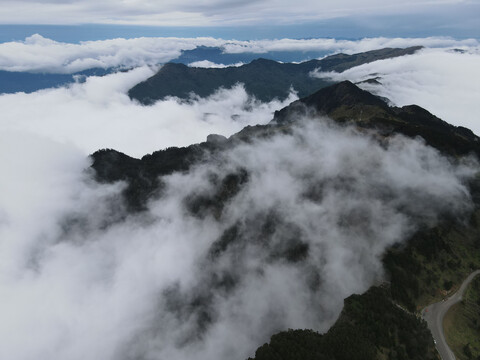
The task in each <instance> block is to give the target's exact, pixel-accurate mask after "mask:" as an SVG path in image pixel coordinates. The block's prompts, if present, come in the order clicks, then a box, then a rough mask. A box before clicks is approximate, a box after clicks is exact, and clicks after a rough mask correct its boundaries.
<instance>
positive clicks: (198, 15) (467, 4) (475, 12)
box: [0, 0, 480, 41]
mask: <svg viewBox="0 0 480 360" xmlns="http://www.w3.org/2000/svg"><path fill="white" fill-rule="evenodd" d="M0 6H2V12H1V14H0V24H2V25H4V26H5V25H8V26H9V27H8V28H2V31H1V32H2V34H1V35H0V40H1V41H8V40H19V37H21V38H24V37H25V36H26V35H31V33H30V34H26V33H25V32H28V31H30V32H31V31H32V29H35V32H41V31H43V32H44V33H43V35H45V36H47V37H50V38H55V37H52V36H57V37H58V40H63V41H65V40H68V41H79V40H99V39H105V38H112V37H131V36H136V37H138V36H157V37H158V36H181V37H193V36H214V37H223V38H227V39H242V40H244V39H263V38H279V37H293V38H306V37H336V38H339V37H345V38H360V37H365V36H368V37H373V36H390V37H391V36H404V37H405V36H408V37H412V36H422V37H423V36H454V37H457V38H467V37H474V38H478V37H479V36H480V33H479V31H480V29H479V26H478V23H480V2H479V1H478V0H439V1H425V0H422V1H401V2H399V1H392V0H388V1H380V0H365V1H352V0H341V1H332V0H326V1H311V0H301V1H296V2H292V1H286V0H263V1H237V0H229V1H219V0H206V1H200V2H192V1H186V0H182V1H152V0H122V1H113V0H108V1H102V2H101V3H98V2H97V1H93V0H80V1H79V0H70V1H56V0H48V1H38V0H15V1H11V0H7V1H5V0H2V1H0ZM13 25H16V27H12V26H13ZM33 25H35V26H34V27H33V28H32V26H33ZM52 25H57V26H63V27H62V28H61V29H62V30H63V31H58V29H59V28H52V27H51V26H52ZM126 26H127V27H126ZM55 29H57V31H55ZM7 31H8V33H9V34H6V32H7Z"/></svg>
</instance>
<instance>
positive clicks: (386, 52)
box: [128, 46, 422, 105]
mask: <svg viewBox="0 0 480 360" xmlns="http://www.w3.org/2000/svg"><path fill="white" fill-rule="evenodd" d="M420 49H422V47H421V46H413V47H409V48H405V49H401V48H384V49H380V50H372V51H368V52H364V53H359V54H353V55H346V54H336V55H331V56H328V57H326V58H324V59H321V60H309V61H306V62H303V63H299V64H295V63H279V62H276V61H273V60H267V59H261V58H260V59H256V60H253V61H252V62H250V63H249V64H245V65H242V66H239V67H227V68H220V69H215V68H195V67H188V66H186V65H184V64H179V63H167V64H165V65H164V66H163V67H162V68H160V70H159V71H158V72H157V73H156V74H155V75H153V76H152V77H150V78H149V79H147V80H145V81H143V82H141V83H139V84H137V85H135V86H134V87H133V88H131V89H130V90H129V91H128V95H129V97H130V98H131V99H132V100H137V101H138V102H140V103H141V104H144V105H151V104H153V103H154V102H155V101H157V100H160V99H163V98H165V97H168V96H176V97H179V98H181V99H189V98H190V95H191V94H192V93H195V94H196V95H198V96H200V97H206V96H209V95H211V94H213V93H214V92H215V91H216V90H217V89H219V88H230V87H232V86H234V85H235V84H238V83H242V84H244V86H245V90H246V91H247V93H248V94H249V95H252V96H254V97H255V98H256V99H258V100H261V101H264V102H267V101H271V100H273V99H275V98H277V99H280V100H282V99H285V98H287V97H288V95H289V93H290V91H291V89H292V88H293V89H294V90H295V91H297V92H298V95H299V97H304V96H307V95H309V94H311V93H313V92H314V91H317V90H318V89H320V88H322V87H325V86H328V85H330V84H332V82H331V81H328V80H324V79H319V78H314V77H311V76H310V72H312V71H314V70H316V69H319V68H320V69H321V70H322V71H337V72H342V71H345V70H346V69H348V68H351V67H354V66H358V65H361V64H365V63H368V62H372V61H376V60H382V59H388V58H392V57H398V56H404V55H410V54H414V53H415V52H417V51H419V50H420Z"/></svg>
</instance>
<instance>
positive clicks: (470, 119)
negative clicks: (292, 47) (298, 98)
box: [317, 47, 480, 134]
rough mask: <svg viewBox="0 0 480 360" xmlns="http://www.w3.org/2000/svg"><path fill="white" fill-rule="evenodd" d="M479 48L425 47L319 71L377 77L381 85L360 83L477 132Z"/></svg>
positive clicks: (479, 126)
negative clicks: (344, 68)
mask: <svg viewBox="0 0 480 360" xmlns="http://www.w3.org/2000/svg"><path fill="white" fill-rule="evenodd" d="M478 64H480V48H479V47H469V48H466V49H465V52H458V51H454V50H451V49H425V50H422V51H421V52H419V53H417V54H414V55H410V56H404V57H399V58H394V59H387V60H381V61H376V62H373V63H370V64H365V65H362V66H358V67H355V68H352V69H350V70H347V71H345V72H343V73H340V74H338V73H321V72H319V73H318V74H317V76H320V77H328V78H331V79H333V80H338V81H340V80H351V81H353V82H359V81H364V80H367V79H369V78H376V77H379V79H378V81H380V83H381V85H378V84H369V83H364V84H361V87H363V88H364V89H366V90H368V91H371V92H373V93H375V94H378V95H380V96H383V97H386V98H388V99H389V100H390V101H391V102H392V103H393V104H395V105H397V106H404V105H410V104H416V105H419V106H421V107H424V108H425V109H427V110H429V111H430V112H431V113H433V114H434V115H436V116H438V117H440V118H441V119H443V120H445V121H447V122H449V123H451V124H454V125H457V126H458V125H461V126H464V127H467V128H469V129H471V130H472V131H474V132H475V133H476V134H480V117H479V115H478V114H480V102H479V101H478V99H480V82H479V81H476V79H480V67H479V66H478Z"/></svg>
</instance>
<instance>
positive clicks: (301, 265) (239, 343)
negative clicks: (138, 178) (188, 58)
mask: <svg viewBox="0 0 480 360" xmlns="http://www.w3.org/2000/svg"><path fill="white" fill-rule="evenodd" d="M177 41H179V40H178V39H168V40H167V39H160V40H158V39H135V40H124V39H115V40H109V41H100V42H87V43H81V44H78V45H72V44H62V43H56V42H52V41H51V40H48V39H44V38H41V37H39V36H33V37H31V38H29V39H27V40H26V41H25V42H21V43H5V44H0V54H1V55H2V56H0V59H1V60H0V63H1V65H0V66H1V68H2V69H7V70H8V69H10V70H21V71H27V70H29V71H59V69H64V70H63V71H64V72H74V71H78V70H80V69H83V68H84V66H87V67H91V66H92V64H95V66H102V67H111V66H127V67H134V69H132V70H129V71H126V72H118V73H113V74H110V75H107V76H103V77H94V76H92V77H89V78H87V80H86V82H84V83H75V84H71V85H69V86H66V87H61V88H57V89H45V90H41V91H38V92H35V93H31V94H24V93H17V94H8V95H0V109H1V110H2V117H1V119H0V163H1V164H2V176H1V177H0V298H1V299H2V301H1V304H0V318H1V319H2V321H1V322H0V358H2V359H18V360H30V359H39V358H45V359H52V360H55V359H59V360H60V359H61V360H70V359H72V360H73V359H85V358H91V359H106V360H108V359H166V358H174V359H191V358H196V359H224V358H238V359H243V358H246V357H247V356H250V355H253V352H254V350H255V349H256V348H257V347H258V346H259V345H261V344H263V343H264V342H265V341H267V340H268V338H269V336H271V335H272V334H273V333H274V332H276V331H279V330H284V329H287V328H314V329H316V330H319V331H325V330H327V329H328V327H329V326H331V324H332V323H333V322H334V321H335V319H336V317H337V316H338V314H339V311H340V310H341V307H342V300H343V299H344V298H345V297H346V296H348V295H350V294H352V293H358V292H362V291H365V290H366V289H367V288H368V287H369V286H371V285H372V284H373V283H375V282H377V281H381V280H382V279H383V271H382V267H381V255H382V253H383V252H384V250H385V249H386V248H387V247H388V246H390V245H391V244H393V243H395V242H399V241H404V240H405V239H406V238H408V236H409V235H411V234H412V232H414V231H415V229H417V228H418V227H419V226H431V225H434V224H435V222H436V221H437V218H438V216H441V215H443V214H457V215H462V214H465V213H466V212H468V211H469V209H470V206H471V202H470V198H469V194H468V191H467V189H466V187H465V181H467V180H468V179H469V178H470V177H471V176H473V174H474V173H475V172H476V169H477V165H476V164H475V163H474V162H452V161H451V160H448V159H446V158H444V157H442V156H441V155H440V154H439V153H438V152H437V151H435V150H433V149H431V148H429V147H427V146H425V144H424V143H423V142H422V141H421V140H420V139H413V140H412V139H405V138H403V137H396V138H393V139H392V140H391V141H389V142H388V143H387V144H382V145H380V144H378V143H377V142H376V141H375V140H374V138H371V137H369V136H368V135H365V134H358V133H357V132H356V131H355V130H353V129H348V130H345V129H339V128H337V127H335V126H334V125H332V124H330V123H329V121H328V120H327V119H313V120H308V119H307V120H305V121H303V122H302V125H299V126H298V127H296V128H295V129H294V130H293V131H292V133H290V134H287V135H285V134H283V135H280V134H279V135H276V136H273V137H271V138H269V139H263V140H256V141H254V142H253V143H252V144H239V145H238V146H236V147H234V148H232V149H230V150H228V151H226V152H225V153H223V154H222V155H221V156H219V157H216V158H215V159H212V161H211V162H210V163H209V164H203V165H198V166H196V167H194V168H192V169H191V170H189V171H188V172H187V173H182V174H174V175H172V176H169V177H165V178H164V179H163V180H164V183H165V189H164V192H163V196H162V197H161V198H160V199H156V200H152V201H151V202H150V203H149V204H148V210H147V211H146V212H145V213H142V214H140V215H139V214H127V213H126V210H125V207H124V205H123V204H122V201H121V196H120V195H119V194H120V193H121V190H122V188H123V187H124V186H125V184H122V183H117V184H110V185H105V184H99V183H97V182H95V181H94V180H93V174H92V172H91V170H89V166H90V159H89V158H88V154H90V153H92V152H94V151H95V150H98V149H100V148H115V149H117V150H119V151H122V152H125V153H127V154H129V155H131V156H136V157H140V156H142V155H144V154H146V153H150V152H152V151H155V150H159V149H162V148H165V147H168V146H184V145H188V144H191V143H196V142H200V141H204V140H205V138H206V136H207V135H208V134H210V133H218V134H223V135H226V136H229V135H231V134H233V133H234V132H236V131H239V130H240V129H241V128H243V127H244V126H246V125H253V124H257V123H260V124H264V123H267V122H268V121H269V120H271V118H272V115H273V112H274V111H275V110H278V109H280V108H282V107H283V106H285V105H287V104H288V103H289V102H290V101H293V100H295V99H296V97H295V95H294V94H292V95H291V97H290V98H289V99H287V100H285V101H284V102H279V101H273V102H270V103H261V102H258V101H256V100H255V99H252V98H251V97H249V96H248V94H246V92H245V90H244V89H243V87H242V86H241V85H238V86H236V87H234V88H232V89H220V90H219V91H218V92H217V93H215V94H214V95H212V96H210V97H208V98H205V99H200V98H195V97H194V98H192V99H191V100H190V101H186V102H185V101H180V100H178V99H175V98H171V99H166V100H162V101H158V102H157V103H155V104H154V105H153V106H142V105H140V104H138V103H136V102H134V101H131V100H130V99H129V98H128V96H127V94H126V93H127V91H128V89H129V88H131V87H132V86H133V85H135V84H136V83H138V82H140V81H143V80H145V79H147V78H148V77H150V76H151V75H152V74H154V71H155V69H156V68H157V67H156V66H158V63H161V62H164V61H167V60H168V59H169V58H171V57H174V56H177V55H178V54H179V52H180V50H181V49H188V48H193V47H194V46H196V45H198V44H201V45H208V44H211V45H212V46H217V45H218V44H224V45H225V48H226V49H227V48H228V46H231V48H230V50H228V51H231V52H234V51H253V50H255V49H256V50H255V51H257V52H259V53H261V52H262V51H272V48H274V49H283V50H285V49H293V48H295V50H297V51H299V50H300V49H308V47H310V46H311V47H312V48H313V47H314V46H321V44H323V46H325V47H328V46H329V47H328V49H331V50H332V52H333V51H336V50H342V51H346V52H350V53H354V52H358V51H364V50H371V49H374V48H378V47H384V46H410V45H418V44H423V45H426V46H428V45H430V46H432V48H428V49H425V50H423V51H421V52H419V53H418V54H415V55H411V56H406V57H403V58H399V59H392V60H385V61H378V62H375V63H372V64H367V65H364V66H361V67H357V68H354V69H351V70H349V71H347V72H345V73H342V74H331V73H329V74H322V73H321V69H319V72H317V76H329V77H334V78H335V79H349V80H353V81H361V80H364V79H366V78H369V77H372V76H379V77H380V78H381V79H379V81H380V82H381V83H382V85H377V86H374V87H373V90H375V92H377V93H379V94H381V95H382V96H386V97H388V98H389V99H390V101H392V102H393V103H396V104H398V105H401V104H403V103H416V104H420V105H424V106H426V108H427V109H428V110H430V111H431V112H433V113H434V114H437V115H439V116H442V117H444V119H445V120H448V121H450V122H452V123H454V124H457V125H465V122H468V123H471V124H472V128H473V129H474V130H475V126H474V125H475V124H476V123H475V116H476V115H475V114H478V113H480V112H479V109H478V106H479V105H478V102H477V101H476V99H478V98H480V97H479V95H480V88H479V85H478V82H475V81H474V80H473V79H475V77H477V78H478V76H477V74H478V72H479V68H478V66H476V64H478V59H479V53H478V51H477V50H476V49H477V48H478V43H477V42H476V41H474V40H465V41H455V40H452V39H437V38H431V39H365V40H361V41H358V42H354V41H335V40H325V39H319V40H301V41H300V40H279V41H278V43H276V42H275V41H265V42H262V41H258V42H231V41H230V42H229V44H225V42H224V41H223V40H217V39H207V40H202V39H200V40H199V39H196V40H195V41H198V43H194V41H191V40H188V41H187V40H185V41H184V43H177ZM205 41H207V43H206V42H205ZM208 41H209V42H210V43H208ZM180 42H181V41H180ZM167 43H168V46H167V45H165V44H167ZM119 44H120V45H119ZM142 44H145V45H143V47H142ZM292 44H293V45H292ZM299 44H300V45H299ZM302 44H303V45H302ZM315 44H316V45H315ZM402 44H403V45H402ZM298 46H303V48H302V47H300V48H299V47H298ZM452 47H461V48H462V49H463V50H465V51H464V52H458V51H452ZM12 49H13V50H12ZM34 49H36V50H34ZM242 49H243V50H242ZM259 49H263V50H259ZM35 51H38V52H35ZM15 52H16V54H17V59H16V60H15V57H14V55H13V54H15ZM35 53H36V54H37V56H36V57H35V56H33V55H34V54H35ZM38 54H43V55H42V56H38ZM142 54H143V55H142ZM162 54H163V55H162ZM142 56H143V57H142ZM126 59H127V60H126ZM139 59H141V60H139ZM77 60H78V61H77ZM15 61H16V62H17V65H15ZM362 86H370V85H362ZM440 99H443V100H442V101H440ZM425 104H426V105H425ZM427 105H429V106H427ZM439 111H440V112H439ZM443 114H444V115H443ZM239 172H240V173H244V172H245V173H246V174H248V175H247V176H246V180H245V182H244V183H243V184H242V185H241V187H240V189H239V191H238V192H237V193H236V194H235V195H234V196H233V197H232V198H231V199H229V201H228V202H227V203H226V204H225V206H224V207H223V209H222V211H221V213H220V214H218V213H212V212H209V211H205V213H203V214H200V216H199V214H195V213H192V211H191V209H190V208H189V206H188V203H189V201H190V200H191V199H194V198H195V197H198V196H203V195H207V196H208V195H212V194H215V193H216V191H217V190H218V186H219V183H221V180H222V179H224V178H225V177H227V176H228V175H229V174H232V173H233V174H238V173H239ZM212 179H217V180H216V181H214V180H212ZM265 223H269V224H271V223H273V224H274V225H275V226H274V228H273V230H271V231H270V232H269V233H268V238H267V239H268V241H267V242H265V243H262V242H261V241H259V240H258V239H259V237H258V234H259V233H261V232H262V231H263V230H262V229H263V228H264V225H265ZM234 227H235V228H236V229H237V230H236V231H237V234H238V236H237V237H238V242H237V243H234V244H233V245H232V246H227V247H226V248H225V249H223V251H221V252H220V253H218V254H216V256H215V257H212V255H211V254H212V253H211V249H212V246H214V244H215V243H216V242H217V241H218V240H219V238H221V236H222V234H224V233H225V231H227V232H228V231H229V229H232V228H234ZM255 239H257V240H255ZM260 240H261V239H260ZM292 241H293V242H295V241H297V242H300V243H301V244H303V245H302V246H304V247H306V248H307V249H308V252H307V253H306V255H305V257H304V258H302V260H301V261H286V260H285V259H282V257H281V256H279V254H282V253H284V252H285V251H286V249H288V248H289V247H290V246H291V245H292ZM219 278H220V279H223V278H226V279H233V280H232V281H231V282H232V284H233V285H232V286H227V287H222V286H220V285H219V283H222V282H221V281H220V282H219V281H218V279H219Z"/></svg>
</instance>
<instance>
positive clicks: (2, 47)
mask: <svg viewBox="0 0 480 360" xmlns="http://www.w3.org/2000/svg"><path fill="white" fill-rule="evenodd" d="M200 45H203V46H211V47H221V48H223V49H224V52H225V53H235V54H239V53H257V54H259V57H260V56H261V54H264V53H267V52H269V51H296V52H303V51H325V52H327V53H336V52H344V53H348V54H353V53H358V52H363V51H369V50H374V49H379V48H383V47H409V46H415V45H424V46H427V47H458V48H464V49H466V48H468V47H474V46H478V45H479V43H478V41H477V40H474V39H470V40H454V39H451V38H441V37H432V38H412V39H402V38H393V39H392V38H367V39H362V40H358V41H350V40H335V39H309V40H294V39H280V40H258V41H254V40H252V41H238V40H223V39H215V38H136V39H111V40H101V41H85V42H81V43H80V44H69V43H62V42H57V41H54V40H50V39H47V38H44V37H42V36H41V35H39V34H35V35H32V36H30V37H28V38H26V39H25V41H23V42H6V43H0V70H6V71H29V72H45V73H74V72H78V71H82V70H86V69H90V68H95V67H97V68H111V67H123V68H132V67H138V66H145V65H150V66H152V65H158V64H161V63H165V62H168V61H170V60H172V59H175V58H177V57H178V56H179V55H180V54H181V51H182V50H192V49H194V48H195V47H196V46H200ZM299 60H303V59H299ZM227 65H228V64H227Z"/></svg>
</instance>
